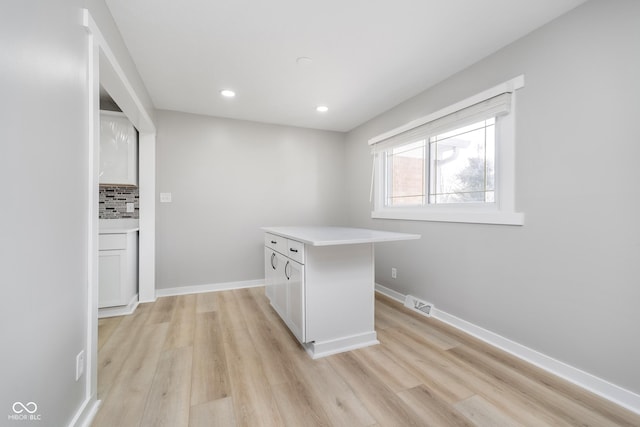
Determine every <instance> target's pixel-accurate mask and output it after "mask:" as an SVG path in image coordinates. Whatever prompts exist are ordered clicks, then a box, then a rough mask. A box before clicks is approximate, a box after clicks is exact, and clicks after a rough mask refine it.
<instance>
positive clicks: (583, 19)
mask: <svg viewBox="0 0 640 427" xmlns="http://www.w3.org/2000/svg"><path fill="white" fill-rule="evenodd" d="M639 22H640V2H638V1H633V0H628V1H623V0H616V1H593V2H589V3H586V4H585V5H583V6H582V7H579V8H578V9H575V10H574V11H572V12H570V13H569V14H568V15H565V16H563V17H560V18H559V19H557V20H556V21H554V22H552V23H550V24H549V25H547V26H545V27H543V28H541V29H540V30H538V31H536V32H534V33H531V34H530V35H528V36H526V37H524V38H523V39H521V40H519V41H518V42H516V43H514V44H512V45H510V46H508V47H506V48H504V49H502V50H500V51H499V52H497V53H495V54H493V55H491V56H490V57H488V58H486V59H485V60H483V61H481V62H480V63H477V64H475V65H473V66H472V67H470V68H468V69H466V70H465V71H463V72H461V73H459V74H457V75H455V76H452V77H451V78H449V79H447V80H445V81H443V82H442V83H441V84H439V85H437V86H436V87H433V88H432V89H430V90H428V91H426V92H424V93H422V94H420V95H418V96H416V97H415V98H412V99H410V100H408V101H406V102H404V103H403V104H401V105H399V106H397V107H396V108H394V109H392V110H390V111H388V112H386V113H385V114H383V115H381V116H379V117H377V118H375V119H374V120H371V121H370V122H368V123H366V124H364V125H362V126H360V127H359V128H357V129H355V130H354V131H352V132H350V133H349V135H348V137H347V165H348V169H347V182H348V192H349V198H348V203H349V219H350V224H351V225H354V226H363V227H373V228H378V229H389V230H397V231H406V232H413V233H420V234H422V239H421V240H419V241H415V242H404V243H397V244H385V245H379V246H378V248H377V249H376V250H377V256H376V262H377V269H376V280H377V281H378V282H379V283H381V284H383V285H385V286H387V287H389V288H392V289H394V290H396V291H398V292H400V293H403V294H413V295H416V296H419V297H422V298H424V299H426V300H428V301H431V302H433V303H434V304H435V306H436V308H439V309H441V310H444V311H446V312H448V313H450V314H453V315H455V316H458V317H460V318H462V319H464V320H467V321H470V322H472V323H474V324H477V325H479V326H482V327H484V328H486V329H488V330H490V331H493V332H496V333H498V334H500V335H502V336H504V337H507V338H510V339H512V340H514V341H516V342H518V343H520V344H523V345H525V346H528V347H530V348H533V349H535V350H538V351H540V352H542V353H544V354H547V355H549V356H551V357H554V358H556V359H558V360H561V361H564V362H566V363H569V364H570V365H573V366H575V367H577V368H580V369H582V370H585V371H587V372H590V373H592V374H594V375H596V376H599V377H601V378H603V379H606V380H609V381H611V382H613V383H615V384H617V385H620V386H622V387H624V388H627V389H628V390H631V391H633V392H635V393H639V392H640V369H638V360H640V340H639V339H638V325H640V309H638V302H640V286H639V283H640V262H639V260H640V222H639V221H638V213H639V210H640V198H639V197H638V196H639V192H638V183H640V167H638V159H640V140H639V135H640V90H639V89H638V88H639V87H640V86H639V85H638V76H640V55H639V54H638V48H639V46H640V25H638V23H639ZM519 74H524V75H525V88H523V89H522V90H521V91H519V93H518V99H517V102H518V105H517V111H516V114H517V116H516V123H517V125H516V126H517V142H516V147H517V148H516V149H517V162H516V167H517V176H516V191H517V195H516V203H517V209H518V210H519V211H522V212H524V213H525V225H524V226H523V227H512V226H491V225H475V224H453V223H435V222H408V221H394V220H372V219H371V218H370V211H371V207H370V205H369V185H370V177H371V158H370V154H369V148H368V146H367V140H368V139H369V138H371V137H373V136H375V135H377V134H379V133H382V132H384V131H386V130H389V129H392V128H394V127H396V126H399V125H402V124H404V123H406V122H408V121H410V120H412V119H415V118H417V117H421V116H424V115H426V114H428V113H430V112H432V111H434V110H437V109H439V108H442V107H444V106H446V105H449V104H451V103H454V102H456V101H458V100H461V99H463V98H465V97H467V96H470V95H473V94H475V93H477V92H480V91H482V90H484V89H487V88H489V87H491V86H493V85H495V84H498V83H500V82H502V81H505V80H507V79H509V78H511V77H514V76H517V75H519ZM392 266H393V267H397V268H398V278H397V279H396V280H393V279H391V277H390V271H391V267H392Z"/></svg>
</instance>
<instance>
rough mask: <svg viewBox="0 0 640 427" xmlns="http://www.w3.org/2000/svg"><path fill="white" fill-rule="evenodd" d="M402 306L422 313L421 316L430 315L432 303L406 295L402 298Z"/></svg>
mask: <svg viewBox="0 0 640 427" xmlns="http://www.w3.org/2000/svg"><path fill="white" fill-rule="evenodd" d="M404 306H405V307H407V308H410V309H411V310H413V311H415V312H417V313H420V314H422V315H423V316H427V317H431V310H432V309H433V304H431V303H430V302H426V301H423V300H421V299H419V298H416V297H414V296H411V295H407V296H406V297H405V298H404Z"/></svg>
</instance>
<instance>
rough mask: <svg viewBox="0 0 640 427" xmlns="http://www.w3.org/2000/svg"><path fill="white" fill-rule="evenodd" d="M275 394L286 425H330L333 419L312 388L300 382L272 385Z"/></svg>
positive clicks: (297, 426)
mask: <svg viewBox="0 0 640 427" xmlns="http://www.w3.org/2000/svg"><path fill="white" fill-rule="evenodd" d="M272 389H273V395H274V397H275V400H276V403H277V404H278V410H279V412H280V413H281V414H286V416H283V417H282V420H283V422H284V424H283V425H284V426H287V427H299V426H305V427H313V426H330V425H331V420H330V419H329V417H328V415H327V414H326V412H325V411H324V408H323V407H322V405H321V404H320V403H319V402H318V400H317V399H316V396H315V395H314V394H313V393H312V392H311V390H310V388H309V387H308V386H307V385H305V384H303V383H301V382H299V381H291V382H285V383H281V384H278V385H275V386H272Z"/></svg>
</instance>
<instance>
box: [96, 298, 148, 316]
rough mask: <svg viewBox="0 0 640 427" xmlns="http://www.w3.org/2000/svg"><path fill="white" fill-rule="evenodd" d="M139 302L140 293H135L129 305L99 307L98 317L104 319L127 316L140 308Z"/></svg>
mask: <svg viewBox="0 0 640 427" xmlns="http://www.w3.org/2000/svg"><path fill="white" fill-rule="evenodd" d="M138 304H140V301H139V300H138V294H135V295H134V296H133V298H131V301H129V304H127V305H123V306H121V307H105V308H99V309H98V319H103V318H105V317H115V316H126V315H128V314H131V313H133V312H134V311H136V308H138Z"/></svg>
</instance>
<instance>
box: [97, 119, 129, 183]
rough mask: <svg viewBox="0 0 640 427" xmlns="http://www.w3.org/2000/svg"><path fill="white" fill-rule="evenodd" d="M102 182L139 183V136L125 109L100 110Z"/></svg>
mask: <svg viewBox="0 0 640 427" xmlns="http://www.w3.org/2000/svg"><path fill="white" fill-rule="evenodd" d="M100 184H115V185H138V138H137V135H136V130H135V128H134V127H133V125H132V124H131V122H130V121H129V120H128V119H127V117H126V116H125V115H124V114H123V113H118V112H114V111H101V112H100Z"/></svg>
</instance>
